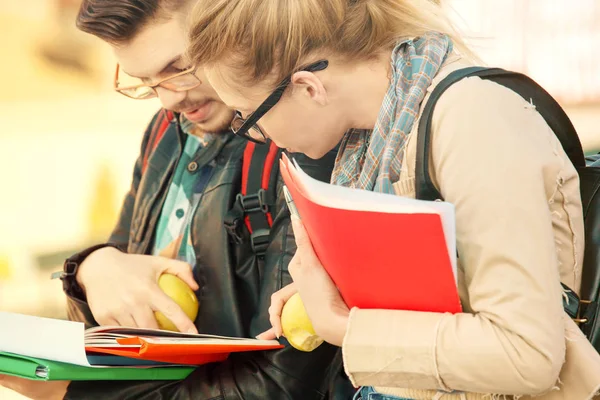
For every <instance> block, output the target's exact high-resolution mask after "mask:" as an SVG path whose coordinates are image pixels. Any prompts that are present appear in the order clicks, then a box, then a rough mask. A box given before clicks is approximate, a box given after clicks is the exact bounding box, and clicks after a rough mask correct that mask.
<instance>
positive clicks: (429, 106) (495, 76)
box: [415, 67, 585, 200]
mask: <svg viewBox="0 0 600 400" xmlns="http://www.w3.org/2000/svg"><path fill="white" fill-rule="evenodd" d="M472 76H478V77H480V78H481V79H487V80H491V81H493V82H496V83H498V84H500V85H502V86H505V87H507V88H508V89H511V90H512V91H514V92H516V93H518V94H519V95H520V96H521V97H523V98H524V99H525V100H527V101H529V102H531V103H532V104H533V105H535V107H536V110H537V111H538V112H539V113H540V114H541V116H542V117H543V118H544V119H545V120H546V123H547V124H548V125H549V126H550V128H551V129H552V131H553V132H554V133H555V134H556V136H557V137H558V139H559V141H560V143H561V145H562V147H563V149H564V150H565V152H566V153H567V156H569V159H571V162H572V163H573V165H575V166H576V167H577V166H585V158H584V153H583V149H582V147H581V142H580V141H579V136H578V135H577V132H576V131H575V127H573V124H572V123H571V120H570V119H569V117H568V116H567V114H566V113H565V112H564V110H563V109H562V107H561V106H560V105H559V104H558V103H557V102H556V100H554V98H553V97H552V96H551V95H550V94H549V93H548V92H547V91H546V90H544V89H543V88H542V87H541V86H540V85H538V84H537V83H536V82H535V81H534V80H533V79H531V78H529V77H528V76H526V75H523V74H520V73H517V72H511V71H506V70H504V69H501V68H484V67H468V68H463V69H459V70H457V71H454V72H452V73H450V74H449V75H448V76H447V77H446V78H444V79H443V80H442V81H441V82H440V83H439V84H438V85H437V86H436V87H435V88H434V90H433V92H432V93H431V95H430V97H429V100H428V101H427V103H426V104H425V107H424V109H423V114H422V116H421V120H420V122H419V127H418V136H417V159H416V169H415V176H416V182H415V184H416V194H417V198H418V199H423V200H436V199H441V198H442V196H441V194H440V193H439V192H438V190H437V189H436V188H435V186H434V185H433V183H432V181H431V178H430V175H429V162H428V161H429V158H430V153H431V146H430V142H431V132H430V131H431V123H432V119H433V109H434V107H435V104H436V103H437V101H438V100H439V98H440V97H441V96H442V94H443V93H444V92H445V91H446V90H447V89H448V88H449V87H450V86H452V85H453V84H454V83H456V82H458V81H460V80H462V79H464V78H467V77H472Z"/></svg>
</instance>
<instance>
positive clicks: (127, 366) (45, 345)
mask: <svg viewBox="0 0 600 400" xmlns="http://www.w3.org/2000/svg"><path fill="white" fill-rule="evenodd" d="M281 347H283V346H281V345H280V344H279V343H278V342H277V341H273V340H257V339H244V338H234V337H223V336H214V335H202V334H200V335H194V334H183V333H176V332H169V331H159V330H152V329H137V328H136V329H132V328H123V327H108V326H104V327H96V328H90V329H87V330H85V328H84V325H83V324H82V323H79V322H72V321H63V320H55V319H48V318H40V317H33V316H28V315H21V314H13V313H5V312H0V374H7V375H14V376H20V377H23V378H27V379H34V380H178V379H183V378H185V377H186V376H187V375H189V374H190V373H191V372H192V370H193V369H194V367H193V366H194V365H201V364H206V363H210V362H217V361H223V360H225V359H226V358H227V357H228V356H229V354H230V353H233V352H242V351H257V350H272V349H278V348H281Z"/></svg>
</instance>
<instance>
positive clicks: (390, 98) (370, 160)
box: [331, 32, 452, 194]
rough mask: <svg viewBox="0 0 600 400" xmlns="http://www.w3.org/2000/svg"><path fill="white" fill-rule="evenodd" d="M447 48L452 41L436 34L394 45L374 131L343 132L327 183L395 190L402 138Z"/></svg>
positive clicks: (367, 188)
mask: <svg viewBox="0 0 600 400" xmlns="http://www.w3.org/2000/svg"><path fill="white" fill-rule="evenodd" d="M451 51H452V43H451V41H450V39H449V38H448V37H447V36H446V35H442V34H440V33H436V32H430V33H428V34H426V35H424V36H423V37H420V38H416V39H414V40H413V39H411V40H406V41H403V42H400V43H398V45H396V47H395V48H394V50H393V52H392V57H391V66H392V76H391V79H390V86H389V88H388V91H387V93H386V95H385V98H384V99H383V104H382V106H381V109H380V111H379V116H378V118H377V122H376V124H375V129H373V131H368V130H357V129H353V130H350V131H349V132H348V133H347V134H346V135H345V136H344V139H343V140H342V143H341V144H340V150H339V152H338V156H337V159H336V163H335V168H334V170H333V174H332V178H331V183H333V184H334V185H340V186H348V187H351V188H356V189H364V190H370V191H375V192H383V193H392V194H393V193H394V190H393V188H392V184H393V183H394V182H396V181H397V180H398V179H399V177H400V169H401V167H402V160H403V157H404V152H403V151H402V150H403V148H404V144H405V143H406V139H407V137H408V135H409V133H410V131H411V130H412V127H413V124H414V122H415V119H416V118H417V116H418V115H419V109H420V106H421V103H422V102H423V99H424V98H425V94H426V93H427V88H429V86H430V85H431V81H432V80H433V78H434V77H435V76H436V75H437V73H438V71H439V70H440V67H441V65H442V63H443V62H444V60H445V59H446V56H447V55H448V54H449V53H450V52H451Z"/></svg>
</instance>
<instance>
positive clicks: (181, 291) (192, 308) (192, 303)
mask: <svg viewBox="0 0 600 400" xmlns="http://www.w3.org/2000/svg"><path fill="white" fill-rule="evenodd" d="M158 287H160V288H161V289H162V291H163V292H165V293H166V294H167V296H169V297H170V298H172V299H173V301H175V303H177V305H178V306H179V307H181V309H182V310H183V312H184V313H185V315H187V316H188V317H189V319H191V320H192V321H194V320H195V319H196V316H197V315H198V307H199V304H198V298H197V297H196V294H195V293H194V291H193V290H192V289H191V288H190V287H189V286H188V284H187V283H185V282H184V281H183V280H181V279H180V278H178V277H177V276H175V275H173V274H162V275H161V276H160V278H158ZM154 316H155V318H156V321H157V322H158V327H159V328H160V329H164V330H168V331H175V332H177V331H178V329H177V327H176V326H175V324H173V322H171V321H170V320H169V319H168V318H167V317H165V316H164V314H163V313H161V312H160V311H156V312H155V313H154Z"/></svg>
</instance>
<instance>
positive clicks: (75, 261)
mask: <svg viewBox="0 0 600 400" xmlns="http://www.w3.org/2000/svg"><path fill="white" fill-rule="evenodd" d="M194 1H195V0H144V1H140V0H84V1H83V4H82V7H81V10H80V13H79V16H78V19H77V25H78V27H79V28H80V29H81V30H83V31H85V32H88V33H90V34H93V35H95V36H97V37H99V38H100V39H102V40H104V41H105V42H108V43H109V44H110V45H111V46H112V47H113V49H114V52H115V54H116V56H117V58H118V60H119V66H118V69H117V74H116V78H115V87H116V89H117V90H118V91H120V92H121V93H122V94H125V95H127V96H130V97H133V98H136V99H144V98H149V97H153V96H158V97H159V98H160V101H161V102H162V105H163V107H164V109H165V110H170V111H171V112H172V114H170V113H169V114H168V117H166V115H167V113H166V111H165V110H161V111H160V112H159V113H157V114H156V116H155V117H154V119H153V120H152V122H151V124H150V126H149V127H148V129H147V131H146V133H145V135H144V139H143V142H142V149H141V155H140V157H139V159H138V160H137V162H136V165H135V169H134V174H133V181H132V186H131V190H130V192H129V193H128V195H127V197H126V199H125V201H124V204H123V209H122V211H121V216H120V220H119V223H118V225H117V227H116V229H115V231H114V232H113V234H112V236H111V238H110V243H111V244H110V245H99V246H95V247H94V248H92V249H88V250H86V251H83V252H82V253H79V254H77V255H75V256H73V257H71V258H70V259H69V260H68V262H67V263H65V270H66V272H69V273H71V274H73V275H70V274H67V275H68V276H63V280H64V287H65V292H66V293H67V295H68V297H69V314H70V317H71V318H72V319H77V320H82V321H85V322H86V324H87V325H94V324H96V323H100V324H112V325H115V324H118V325H125V326H141V327H156V320H155V319H154V311H161V312H163V314H165V315H166V316H167V317H168V318H169V319H170V320H171V321H173V323H174V324H175V325H176V326H177V327H178V328H179V330H181V331H193V332H195V331H199V332H202V333H209V334H217V335H226V336H240V337H254V336H256V335H257V334H259V333H260V332H262V331H264V330H266V329H267V328H268V327H269V326H270V325H269V314H268V307H269V305H270V298H271V295H272V294H273V293H275V292H276V291H277V290H279V289H281V288H282V287H283V286H285V285H287V284H288V283H290V282H291V278H290V275H289V273H288V271H287V264H288V262H289V261H290V259H291V257H292V255H293V254H294V252H295V242H294V239H293V236H292V230H291V226H290V221H289V213H288V210H287V208H286V206H285V201H284V199H283V195H282V190H281V189H282V181H281V178H280V177H277V179H275V180H274V181H273V185H275V191H273V193H274V194H275V195H274V196H273V199H272V200H270V199H269V198H268V197H269V196H268V195H265V196H262V195H261V196H256V197H255V198H254V200H258V204H255V205H254V206H253V207H250V210H248V208H249V207H246V211H247V213H246V215H244V207H243V206H247V204H244V203H250V202H251V200H253V199H252V198H245V200H244V201H240V200H239V199H237V197H236V196H237V195H238V193H240V187H241V186H242V185H246V184H247V185H248V186H250V182H251V180H252V179H257V177H253V176H248V177H247V178H244V177H243V172H242V164H243V161H242V159H243V154H244V152H248V151H249V150H248V147H247V143H246V141H245V140H244V139H240V138H237V137H235V136H234V135H233V134H232V133H231V132H230V131H229V124H230V122H231V120H232V117H233V111H232V110H230V109H228V108H227V107H226V106H225V105H224V104H223V103H222V102H221V101H220V99H219V98H218V96H217V95H216V93H215V92H214V90H213V89H212V88H211V87H210V86H209V85H208V84H207V83H206V81H205V80H204V79H203V77H202V75H201V73H200V72H199V71H196V70H195V69H194V68H193V66H191V65H187V64H185V60H184V58H183V57H182V55H183V53H184V50H185V33H184V19H185V16H186V13H187V12H188V11H189V8H190V7H191V6H193V4H192V3H193V2H194ZM132 77H136V78H137V81H138V82H136V84H137V85H138V86H134V87H132V85H131V84H130V83H131V82H132ZM140 83H143V84H145V85H146V86H139V84H140ZM164 127H167V129H166V131H165V132H164V135H163V136H162V139H160V140H157V139H156V137H157V136H158V132H159V131H160V130H161V128H164ZM154 142H157V143H158V144H157V145H156V148H154ZM259 147H260V146H257V147H256V148H254V151H255V152H257V151H265V150H264V149H265V148H264V147H262V148H260V149H259ZM267 149H268V147H267ZM269 154H270V153H269ZM277 155H278V154H277ZM271 156H273V154H271ZM334 157H335V154H330V155H328V156H327V157H325V158H323V159H321V160H318V161H313V160H310V159H308V158H306V157H304V156H296V159H297V161H298V162H299V163H300V164H301V165H302V168H304V170H305V171H307V172H308V173H309V174H311V175H312V176H313V177H315V178H317V179H320V180H322V181H328V180H329V177H330V173H331V168H332V166H333V161H334ZM254 160H255V158H254V156H253V157H252V162H255V161H254ZM264 160H267V161H264V164H265V165H264V166H260V168H258V170H259V171H262V170H264V169H265V168H270V167H269V165H276V161H277V160H275V162H273V161H272V160H271V159H269V157H265V158H264ZM256 170H257V169H256V168H255V166H252V165H250V171H251V172H252V171H256ZM258 179H260V177H258ZM244 180H246V182H245V183H244V182H243V181H244ZM273 185H271V188H273V187H272V186H273ZM267 192H269V191H267ZM248 194H250V193H248ZM265 203H266V204H265ZM271 203H272V204H271ZM263 206H265V207H268V208H267V209H265V208H264V207H263ZM232 210H234V211H237V215H235V212H234V213H233V218H232V214H231V212H232ZM265 211H268V212H269V215H267V214H266V213H265ZM240 213H241V214H240ZM245 216H246V217H249V218H248V220H249V221H250V222H251V228H254V230H253V234H252V235H250V233H249V228H248V227H247V226H245V224H244V217H245ZM261 218H262V220H261ZM271 218H272V220H271ZM252 220H254V221H255V222H256V221H258V222H257V223H258V224H259V225H260V224H262V225H263V226H262V227H261V229H256V226H252ZM261 221H262V222H261ZM265 221H266V222H265ZM225 222H227V226H228V227H229V228H226V226H225V225H226V224H225ZM264 224H267V225H266V226H264ZM269 225H271V226H269ZM263 228H266V229H263ZM160 256H163V257H160ZM163 272H168V273H173V274H176V275H178V276H180V277H181V278H182V279H184V280H185V281H186V282H187V283H188V284H189V285H190V286H191V287H192V288H193V289H195V290H196V294H197V295H198V298H199V302H200V310H199V313H198V317H197V319H196V321H190V320H189V319H188V318H187V317H186V316H185V314H184V313H183V312H182V311H181V309H180V308H179V307H178V306H177V305H176V304H175V303H173V302H172V300H171V299H170V298H168V297H167V296H166V295H165V294H164V293H163V292H162V291H161V290H160V289H159V288H158V286H157V283H156V281H157V278H158V276H160V274H161V273H163ZM340 357H341V356H340V354H339V352H338V351H337V349H336V348H334V347H332V346H330V345H327V344H323V345H322V346H320V347H319V348H317V349H316V350H315V351H313V352H311V353H303V352H300V351H297V350H295V349H293V348H292V347H290V346H286V348H284V349H282V350H277V351H270V352H249V353H242V354H232V355H231V356H230V357H229V359H228V360H226V361H224V362H222V363H214V364H209V365H204V366H200V367H198V368H197V369H196V370H195V371H194V372H193V373H192V374H191V375H190V376H189V377H188V378H187V379H185V380H183V381H179V382H156V381H147V382H117V381H113V382H72V383H69V382H50V383H37V382H29V381H19V380H16V379H12V378H8V377H1V378H0V384H4V385H5V386H8V387H11V388H13V389H15V390H17V391H20V392H22V393H23V394H25V395H27V396H30V397H33V398H67V399H126V398H127V399H323V398H324V397H326V396H328V395H327V394H326V393H327V391H328V390H329V389H328V386H329V385H330V382H331V377H332V375H334V374H335V373H337V371H339V369H340V365H341V359H340ZM329 397H331V396H329Z"/></svg>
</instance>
